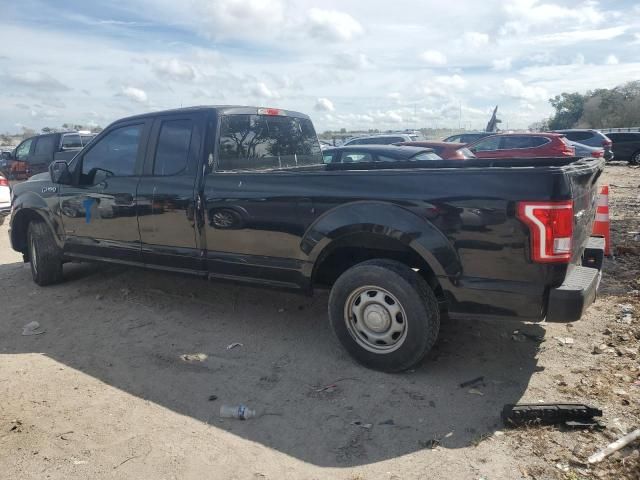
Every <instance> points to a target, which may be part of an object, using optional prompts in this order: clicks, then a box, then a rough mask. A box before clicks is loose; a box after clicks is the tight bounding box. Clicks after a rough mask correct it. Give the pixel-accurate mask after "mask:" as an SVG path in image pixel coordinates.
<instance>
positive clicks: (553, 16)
mask: <svg viewBox="0 0 640 480" xmlns="http://www.w3.org/2000/svg"><path fill="white" fill-rule="evenodd" d="M503 10H504V12H505V13H506V15H507V18H509V21H507V22H506V23H505V24H504V25H503V26H502V28H501V30H500V33H501V34H503V35H508V34H514V33H515V34H523V33H526V32H528V31H529V30H531V29H533V28H534V27H536V28H540V27H541V28H546V29H548V28H550V27H552V28H553V27H555V28H558V29H559V30H561V31H566V30H569V29H576V28H580V27H584V26H596V25H600V24H602V23H604V22H605V20H606V14H605V12H603V11H601V10H599V8H598V3H597V2H595V1H592V0H587V1H585V2H583V3H581V4H578V5H573V6H570V7H569V6H563V5H558V4H555V3H542V2H540V1H539V0H509V1H507V2H504V4H503Z"/></svg>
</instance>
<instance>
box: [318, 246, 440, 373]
mask: <svg viewBox="0 0 640 480" xmlns="http://www.w3.org/2000/svg"><path fill="white" fill-rule="evenodd" d="M329 321H330V324H331V327H332V329H333V332H334V333H335V335H336V337H338V340H340V342H341V343H342V345H343V346H344V347H345V348H346V349H347V351H348V352H349V353H350V354H351V355H352V356H353V357H354V358H355V359H356V360H357V361H358V362H360V363H362V364H363V365H365V366H366V367H369V368H373V369H375V370H382V371H386V372H400V371H403V370H406V369H408V368H411V367H413V366H415V365H417V364H418V363H420V362H421V361H422V359H423V358H424V357H425V355H426V354H427V353H428V352H429V350H431V347H433V344H434V343H435V341H436V338H437V336H438V330H439V328H440V313H439V310H438V302H437V299H436V297H435V295H434V293H433V291H432V290H431V288H430V287H429V285H428V284H427V282H426V281H425V280H424V279H423V278H422V277H421V276H420V275H419V274H417V273H416V272H414V271H413V270H412V269H410V268H409V267H407V266H406V265H404V264H402V263H399V262H396V261H393V260H382V259H380V260H369V261H367V262H363V263H360V264H358V265H355V266H353V267H351V268H350V269H349V270H347V271H346V272H344V273H343V274H342V275H341V276H340V277H339V278H338V280H337V281H336V282H335V284H334V285H333V288H332V289H331V294H330V296H329Z"/></svg>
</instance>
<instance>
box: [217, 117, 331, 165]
mask: <svg viewBox="0 0 640 480" xmlns="http://www.w3.org/2000/svg"><path fill="white" fill-rule="evenodd" d="M320 164H322V151H321V150H320V143H319V142H318V137H317V136H316V132H315V130H314V128H313V124H312V123H311V120H308V119H306V118H295V117H286V116H275V115H274V116H267V115H225V116H222V117H221V119H220V149H219V153H218V170H251V171H256V170H278V169H284V168H294V167H304V166H310V165H320Z"/></svg>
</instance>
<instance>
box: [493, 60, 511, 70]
mask: <svg viewBox="0 0 640 480" xmlns="http://www.w3.org/2000/svg"><path fill="white" fill-rule="evenodd" d="M491 66H492V68H493V69H494V70H495V71H497V72H504V71H507V70H511V57H504V58H496V59H495V60H493V61H492V62H491Z"/></svg>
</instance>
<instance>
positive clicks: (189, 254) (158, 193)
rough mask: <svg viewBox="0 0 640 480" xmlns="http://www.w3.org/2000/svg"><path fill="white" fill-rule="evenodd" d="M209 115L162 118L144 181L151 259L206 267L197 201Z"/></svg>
mask: <svg viewBox="0 0 640 480" xmlns="http://www.w3.org/2000/svg"><path fill="white" fill-rule="evenodd" d="M205 125H206V117H205V115H203V114H201V113H200V114H198V113H182V114H174V115H166V116H162V117H157V118H156V119H155V121H154V123H153V127H152V129H151V137H150V142H149V148H148V151H147V156H146V159H145V164H144V175H143V176H142V178H141V180H140V184H139V186H138V204H137V211H138V224H139V226H140V240H141V245H142V258H143V261H144V263H145V264H148V265H157V266H163V267H170V268H177V269H188V270H202V271H203V272H204V263H203V259H202V257H201V255H200V246H199V245H198V243H199V242H198V239H197V236H196V225H195V200H196V193H197V192H196V187H195V186H196V178H197V176H198V175H197V173H198V164H199V159H200V158H201V156H202V150H201V149H202V143H203V142H202V139H203V138H204V134H203V132H204V128H205Z"/></svg>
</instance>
